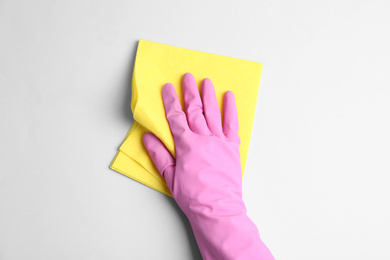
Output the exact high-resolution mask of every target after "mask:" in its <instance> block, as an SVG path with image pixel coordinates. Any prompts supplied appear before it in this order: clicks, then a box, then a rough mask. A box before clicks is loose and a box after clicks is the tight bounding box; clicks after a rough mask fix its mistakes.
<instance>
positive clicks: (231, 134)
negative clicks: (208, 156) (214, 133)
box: [223, 91, 240, 143]
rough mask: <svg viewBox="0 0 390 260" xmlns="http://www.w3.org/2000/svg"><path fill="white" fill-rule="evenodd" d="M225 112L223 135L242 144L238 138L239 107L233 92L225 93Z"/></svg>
mask: <svg viewBox="0 0 390 260" xmlns="http://www.w3.org/2000/svg"><path fill="white" fill-rule="evenodd" d="M223 111H224V115H223V133H224V134H225V136H226V138H227V139H228V140H229V141H231V142H236V143H240V137H239V136H238V128H239V124H238V115H237V106H236V101H235V99H234V94H233V92H231V91H227V92H226V93H225V96H224V100H223Z"/></svg>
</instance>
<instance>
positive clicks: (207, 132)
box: [143, 73, 274, 260]
mask: <svg viewBox="0 0 390 260" xmlns="http://www.w3.org/2000/svg"><path fill="white" fill-rule="evenodd" d="M182 83H183V93H184V101H185V108H186V114H185V113H184V112H183V111H182V108H181V105H180V102H179V99H178V97H177V94H176V91H175V88H174V87H173V85H172V84H170V83H168V84H165V85H164V88H163V90H162V97H163V101H164V106H165V111H166V116H167V119H168V122H169V126H170V128H171V131H172V135H173V139H174V142H175V150H176V160H175V159H174V158H173V157H172V155H171V154H170V153H169V151H168V150H167V149H166V147H165V146H164V145H163V144H162V143H161V141H160V140H159V139H158V138H157V137H156V136H155V135H153V134H151V133H147V134H145V135H144V137H143V141H144V144H145V146H146V148H147V149H148V151H149V154H150V156H151V158H152V160H153V162H154V163H155V165H156V167H157V169H158V170H159V171H160V173H161V175H162V176H163V177H164V178H165V180H166V182H167V184H168V187H169V189H170V191H171V193H172V195H173V197H174V198H175V200H176V202H177V203H178V205H179V207H180V208H181V209H182V210H183V212H184V213H185V214H186V216H187V217H188V219H189V221H190V223H191V227H192V229H193V231H194V235H195V238H196V241H197V243H198V246H199V249H200V251H201V253H202V256H203V258H204V259H218V260H219V259H246V260H247V259H266V260H268V259H274V257H273V256H272V254H271V252H270V251H269V249H268V248H267V247H266V245H265V244H264V243H263V242H262V241H261V239H260V235H259V232H258V230H257V228H256V225H255V224H254V223H253V222H252V221H251V220H250V219H249V217H248V216H247V214H246V208H245V204H244V202H243V200H242V189H241V187H242V177H241V164H240V151H239V146H240V138H239V136H238V117H237V110H236V104H235V100H234V95H233V93H232V92H231V91H228V92H226V94H225V96H224V120H223V127H222V124H221V113H220V111H219V107H218V103H217V99H216V96H215V91H214V87H213V85H212V83H211V81H210V79H207V78H206V79H204V80H203V82H202V91H201V92H202V100H203V102H202V100H201V98H200V96H199V91H198V88H197V85H196V82H195V79H194V77H193V76H192V75H191V74H189V73H187V74H185V75H184V77H183V82H182Z"/></svg>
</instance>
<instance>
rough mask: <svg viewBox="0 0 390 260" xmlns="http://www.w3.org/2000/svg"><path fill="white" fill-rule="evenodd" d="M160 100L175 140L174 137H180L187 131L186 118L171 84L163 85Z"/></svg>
mask: <svg viewBox="0 0 390 260" xmlns="http://www.w3.org/2000/svg"><path fill="white" fill-rule="evenodd" d="M162 98H163V102H164V107H165V113H166V116H167V119H168V123H169V127H170V128H171V132H172V135H173V137H174V138H175V136H180V135H181V134H182V133H183V132H185V131H187V130H189V127H188V124H187V118H186V115H185V113H184V112H183V110H182V108H181V105H180V102H179V99H178V97H177V94H176V90H175V88H174V87H173V85H172V84H171V83H167V84H165V85H164V87H163V90H162Z"/></svg>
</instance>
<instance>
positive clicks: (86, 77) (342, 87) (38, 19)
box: [0, 0, 390, 260]
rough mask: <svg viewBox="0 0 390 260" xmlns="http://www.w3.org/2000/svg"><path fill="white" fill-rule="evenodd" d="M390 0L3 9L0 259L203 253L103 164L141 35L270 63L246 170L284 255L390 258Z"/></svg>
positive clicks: (19, 5) (257, 211)
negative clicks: (389, 199)
mask: <svg viewBox="0 0 390 260" xmlns="http://www.w3.org/2000/svg"><path fill="white" fill-rule="evenodd" d="M389 11H390V5H389V2H388V1H339V0H337V1H336V0H330V1H310V0H303V1H271V0H267V1H193V2H189V1H128V0H126V1H103V0H98V1H96V0H93V1H92V0H87V1H49V0H42V1H26V0H22V1H11V0H2V1H0V91H1V92H0V124H1V125H0V259H2V260H3V259H4V260H11V259H170V260H173V259H200V257H199V252H198V251H197V250H198V249H197V248H196V243H195V241H194V238H193V235H192V233H191V230H190V227H189V225H188V222H187V221H186V219H185V217H184V215H183V214H182V213H180V210H179V209H178V208H177V206H176V205H175V203H174V202H173V201H172V200H170V199H168V198H167V197H166V196H164V195H162V194H159V193H158V192H155V191H153V190H151V189H149V188H147V187H145V186H143V185H141V184H139V183H137V182H135V181H133V180H131V179H129V178H126V177H124V176H122V175H120V174H118V173H116V172H114V171H111V170H110V169H109V168H108V166H109V164H110V162H111V160H112V159H113V156H114V155H115V153H116V151H117V148H118V147H119V145H120V144H121V142H122V140H123V138H124V137H125V135H126V133H127V131H128V129H129V127H130V125H131V122H132V119H131V111H130V107H129V106H130V78H131V73H132V66H133V62H134V55H135V48H136V44H137V41H138V40H139V39H145V40H151V41H156V42H161V43H166V44H171V45H175V46H180V47H185V48H189V49H195V50H200V51H206V52H211V53H217V54H223V55H228V56H233V57H237V58H243V59H249V60H254V61H259V62H262V63H264V69H263V77H262V80H261V87H260V94H259V99H258V106H257V112H256V119H255V126H254V130H253V139H252V142H251V147H250V153H249V159H248V163H247V169H246V175H245V178H244V183H243V187H244V199H245V201H246V205H247V208H248V212H249V215H250V217H251V218H252V219H253V220H254V222H255V223H256V224H257V225H258V227H259V230H260V233H261V235H262V238H263V240H264V241H265V242H266V244H267V245H268V246H269V247H270V249H271V251H272V252H273V253H274V255H275V256H276V258H277V259H286V260H291V259H299V260H313V259H316V260H329V259H333V260H336V259H340V260H341V259H342V260H345V259H355V260H357V259H390V251H389V249H388V245H389V244H390V236H389V234H390V222H389V219H390V210H389V206H388V205H389V202H388V198H389V197H390V189H389V186H390V179H389V175H390V160H389V159H390V152H389V149H390V138H389V133H390V125H389V112H390V102H389V101H390V73H389V72H390V65H389V64H390V63H389V60H390V54H389V49H388V48H389V46H390V35H389V30H388V25H389V24H390V18H389Z"/></svg>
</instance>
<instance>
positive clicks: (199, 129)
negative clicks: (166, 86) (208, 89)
mask: <svg viewBox="0 0 390 260" xmlns="http://www.w3.org/2000/svg"><path fill="white" fill-rule="evenodd" d="M182 85H183V93H184V102H185V107H186V114H187V120H188V125H189V126H190V128H191V130H192V131H193V132H194V133H197V134H201V135H210V134H211V133H210V130H209V128H208V127H207V123H206V119H205V118H204V115H203V104H202V100H201V99H200V95H199V90H198V87H197V85H196V81H195V78H194V76H192V74H190V73H186V74H185V75H184V77H183V80H182Z"/></svg>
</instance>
